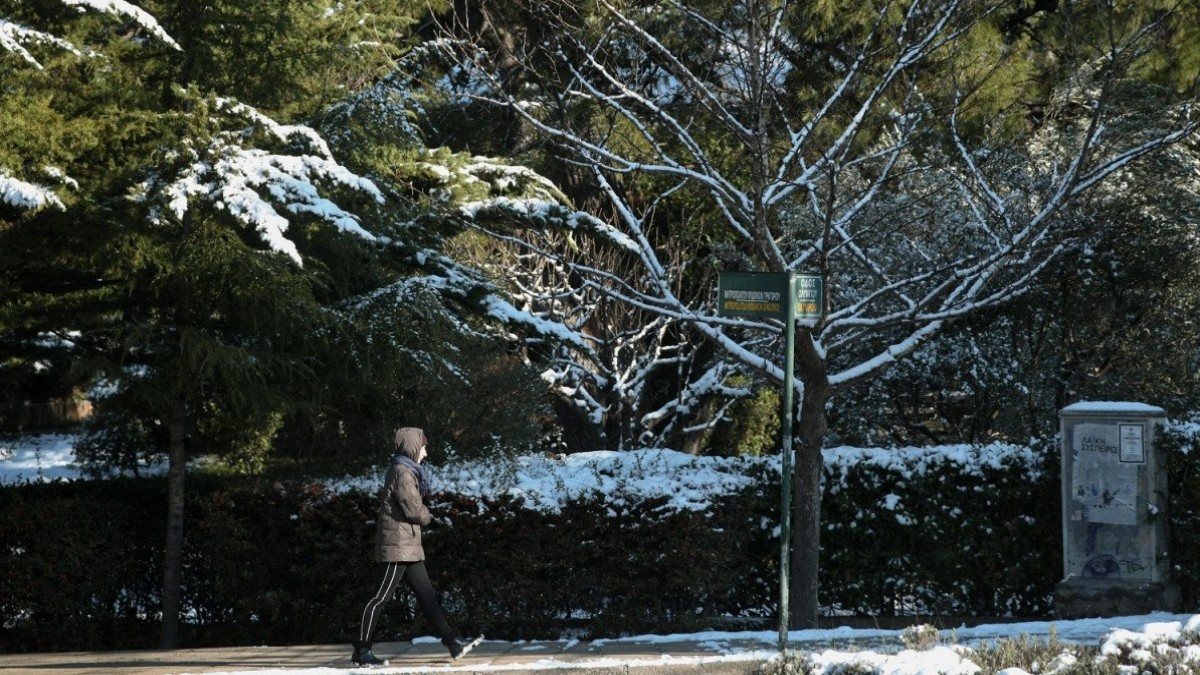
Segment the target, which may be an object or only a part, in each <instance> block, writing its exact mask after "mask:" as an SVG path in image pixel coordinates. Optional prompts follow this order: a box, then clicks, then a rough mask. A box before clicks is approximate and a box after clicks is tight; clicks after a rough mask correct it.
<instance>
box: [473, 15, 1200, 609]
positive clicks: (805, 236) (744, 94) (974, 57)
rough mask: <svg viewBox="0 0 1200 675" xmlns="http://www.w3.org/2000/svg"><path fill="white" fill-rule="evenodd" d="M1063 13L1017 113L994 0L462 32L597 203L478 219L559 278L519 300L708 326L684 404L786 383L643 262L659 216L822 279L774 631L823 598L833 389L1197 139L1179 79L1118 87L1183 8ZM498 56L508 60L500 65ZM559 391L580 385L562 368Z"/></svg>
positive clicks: (801, 340)
mask: <svg viewBox="0 0 1200 675" xmlns="http://www.w3.org/2000/svg"><path fill="white" fill-rule="evenodd" d="M1070 4H1071V7H1070V8H1068V9H1070V12H1071V14H1068V13H1067V9H1062V10H1061V11H1060V13H1059V14H1058V15H1055V16H1047V17H1046V19H1047V21H1050V20H1054V21H1059V22H1060V23H1058V24H1056V26H1059V27H1063V26H1067V25H1068V22H1067V20H1068V19H1074V18H1076V17H1080V16H1082V17H1085V18H1086V19H1087V22H1088V33H1087V36H1088V37H1090V38H1095V39H1094V40H1090V41H1089V40H1079V41H1076V42H1072V43H1071V45H1072V48H1073V49H1074V50H1075V53H1074V54H1073V55H1072V56H1073V58H1072V59H1071V60H1069V61H1065V60H1064V61H1059V62H1056V63H1055V64H1054V67H1053V68H1050V67H1047V68H1044V69H1042V70H1041V71H1039V73H1038V74H1039V75H1040V76H1041V77H1042V78H1043V80H1042V81H1044V82H1048V84H1047V85H1046V88H1045V89H1044V91H1046V92H1048V93H1047V94H1046V95H1045V96H1042V97H1040V98H1041V99H1044V102H1042V103H1039V105H1038V106H1036V107H1031V108H1026V107H1024V106H1021V105H1017V102H1018V101H1019V99H1020V97H1019V96H1016V95H1013V94H1012V91H1011V89H1009V90H1007V91H1005V87H1010V88H1011V86H1012V85H1013V83H1012V82H1011V81H1010V80H1012V79H1013V77H1014V74H1015V73H1018V72H1021V64H1023V63H1024V62H1025V60H1026V58H1028V57H1029V56H1030V54H1031V51H1030V49H1031V47H1030V45H1029V43H1028V42H1025V41H1023V40H1018V39H1010V40H1004V39H1000V38H999V36H1000V34H1001V32H1000V30H999V29H998V26H1000V25H1001V24H1003V22H1004V20H1005V19H1006V18H1010V17H1011V16H1012V13H1013V11H1014V9H1015V8H1017V6H1018V5H1021V3H1019V2H1014V1H1008V0H895V1H890V2H888V1H881V2H874V3H846V5H847V12H846V15H839V16H837V17H830V18H828V20H826V21H824V22H822V20H821V18H820V15H819V13H818V12H816V11H815V10H814V7H815V6H814V5H813V3H800V2H791V1H789V0H737V1H735V2H730V3H699V2H696V3H693V2H689V1H688V0H663V1H659V2H624V0H595V2H594V3H587V6H586V8H583V7H581V6H579V5H572V4H570V3H565V2H560V3H544V2H535V3H531V4H530V5H529V6H528V7H527V8H526V9H527V11H528V12H529V13H530V17H531V18H532V19H534V20H536V21H537V22H539V24H540V25H541V27H542V28H545V27H547V26H552V27H553V30H542V31H540V32H539V34H538V41H537V42H536V43H532V44H529V43H526V44H523V45H522V49H521V50H520V51H518V52H513V51H509V52H508V53H506V54H504V55H503V56H504V59H503V63H504V68H499V67H493V65H492V64H491V63H490V62H489V61H488V55H487V54H485V53H483V52H481V51H480V50H479V49H478V48H477V45H479V44H486V43H487V40H486V36H480V37H479V38H478V39H475V40H469V41H463V42H461V43H460V46H462V49H461V50H460V51H459V52H458V54H457V59H458V62H459V63H460V64H461V65H462V66H464V70H463V72H469V73H471V74H472V76H473V77H474V79H473V80H472V87H471V89H470V90H469V93H470V95H471V96H473V97H475V98H476V99H482V100H486V101H489V102H491V103H493V104H495V105H499V106H504V107H505V109H507V110H508V111H510V112H513V113H515V114H517V115H518V116H519V118H520V119H521V120H522V122H523V124H525V125H527V126H528V128H530V129H532V130H534V131H536V132H537V133H539V134H540V135H541V137H542V138H544V139H546V140H547V141H549V142H550V143H551V144H553V146H554V147H556V148H557V149H559V150H561V152H562V157H563V158H565V161H566V162H568V163H570V164H571V165H573V166H577V167H579V168H580V170H581V171H585V172H587V173H588V175H589V176H590V178H591V180H592V181H593V183H594V185H595V186H596V188H597V189H598V190H599V191H600V192H601V193H602V194H603V195H604V196H605V197H606V198H607V203H606V205H605V208H604V209H602V210H597V211H596V212H594V213H590V214H585V213H579V212H575V213H571V214H569V215H567V216H564V217H559V218H557V219H553V218H551V219H550V220H548V221H547V222H554V223H556V224H558V225H561V226H562V227H563V228H565V229H567V230H569V231H570V233H571V240H572V245H569V246H553V245H551V243H550V242H548V240H547V239H546V238H545V236H544V235H543V234H542V233H536V232H532V231H530V230H515V229H511V228H509V229H504V228H494V227H487V226H486V225H485V224H484V222H483V221H479V222H477V223H476V226H477V227H480V228H481V229H484V230H485V231H487V232H489V234H492V235H494V236H496V237H498V238H499V239H502V240H503V241H505V242H507V243H508V244H510V245H512V246H518V247H521V248H522V250H524V251H525V252H527V253H531V254H535V255H536V257H537V258H538V259H539V260H542V261H544V262H543V263H542V264H545V265H549V266H550V267H552V268H553V269H554V270H555V274H554V275H553V277H554V281H555V282H560V283H554V284H549V285H539V286H537V287H534V286H532V285H525V286H523V287H522V293H523V294H524V295H525V296H526V299H527V302H528V304H529V305H530V306H531V307H541V308H543V309H544V310H545V311H546V312H547V313H548V314H554V312H555V311H557V310H555V309H554V308H563V307H564V304H565V305H568V306H569V307H568V310H569V311H576V312H578V311H582V310H581V309H580V308H581V307H587V306H591V307H595V306H598V305H597V303H599V302H601V300H600V299H601V298H603V299H604V300H605V301H608V302H614V301H615V302H618V303H620V304H622V305H625V306H627V307H629V308H633V309H636V311H637V312H638V313H639V315H640V316H642V317H644V321H645V327H646V334H654V333H655V331H657V330H659V329H660V328H662V327H666V326H672V325H674V326H684V327H686V328H683V329H680V330H681V331H686V332H687V333H689V334H693V335H701V336H703V337H704V339H705V340H706V341H707V344H708V345H709V346H710V347H712V348H715V349H714V351H715V352H716V353H718V354H719V355H720V360H719V361H718V362H717V365H715V366H713V367H711V368H705V367H701V364H699V363H694V364H692V369H693V372H692V374H691V376H690V377H689V378H687V383H686V385H685V390H688V389H690V391H689V394H688V397H689V398H690V394H691V393H697V394H699V393H712V392H713V391H717V390H719V389H720V388H721V387H727V376H728V375H730V374H733V373H735V372H743V373H746V372H749V373H756V374H758V375H760V376H764V377H766V378H769V379H771V380H773V381H776V382H782V381H783V380H784V373H783V371H782V368H781V366H780V360H779V359H778V357H777V354H778V353H779V351H780V345H779V344H778V336H779V333H780V331H779V325H778V323H777V322H773V321H750V320H741V319H737V320H734V319H725V318H721V317H719V316H717V313H716V311H715V308H714V303H713V295H712V292H711V290H712V289H711V286H709V287H708V288H707V292H703V293H702V292H698V290H697V289H698V286H697V283H703V282H704V281H707V282H708V283H711V275H709V276H705V275H695V274H694V269H693V268H692V267H689V264H692V265H693V266H694V264H695V261H687V260H679V259H667V258H666V257H664V252H667V251H679V250H680V249H681V246H680V245H679V237H686V236H689V235H687V234H681V233H679V232H671V231H670V228H669V225H670V223H669V222H668V220H669V218H668V217H667V216H664V215H663V213H662V212H663V211H665V210H666V208H665V205H666V204H668V203H669V202H670V201H671V200H672V199H675V198H679V197H680V196H682V195H685V194H686V195H687V197H688V199H691V200H697V199H701V200H703V205H704V208H706V209H707V210H708V212H709V213H710V214H711V217H710V219H709V222H708V223H707V224H706V225H705V229H704V230H703V232H704V235H705V237H704V238H705V241H706V242H709V243H706V244H704V245H703V246H701V244H700V243H699V241H698V240H697V242H696V243H695V246H696V249H695V250H697V252H698V253H697V255H700V252H701V249H702V248H703V251H702V252H703V254H704V255H707V256H708V258H709V259H710V260H717V259H719V260H720V261H721V263H722V264H723V265H725V266H726V268H727V269H731V270H732V269H735V268H740V269H743V270H757V271H769V272H805V273H817V274H820V275H822V276H823V277H824V279H825V285H824V288H825V292H826V296H827V297H826V298H825V301H826V304H825V306H826V307H827V308H829V311H828V312H827V315H826V316H825V317H824V318H822V319H820V320H817V321H811V322H802V324H803V325H801V326H800V327H799V329H798V330H797V344H796V345H795V350H796V368H797V373H796V375H797V392H796V393H797V397H796V398H797V400H798V402H799V405H798V409H797V410H794V411H789V414H793V415H796V416H797V417H796V419H797V420H798V426H797V433H796V436H795V446H794V452H795V457H796V461H795V464H794V466H795V480H794V482H793V484H794V498H793V502H792V503H793V505H794V511H793V520H794V522H795V524H796V526H795V529H794V530H793V535H792V537H793V538H792V550H793V553H792V558H791V560H792V574H791V584H792V587H791V591H790V596H791V599H792V606H791V607H790V608H789V611H790V624H791V625H792V626H793V627H807V626H812V625H814V624H815V622H816V619H817V615H818V609H819V605H818V583H817V580H818V556H819V540H820V520H821V517H820V495H821V491H820V477H821V467H822V462H821V451H822V445H823V439H824V436H825V432H826V428H827V419H826V405H827V404H828V403H829V401H830V400H831V399H832V398H833V397H834V396H836V395H838V394H840V393H842V392H845V391H846V390H848V389H849V388H850V387H852V386H853V385H855V384H856V383H860V382H862V381H865V380H867V379H869V378H871V377H873V376H875V375H876V374H878V373H880V372H881V371H883V370H884V369H886V368H887V367H888V366H889V365H891V364H892V363H894V362H896V361H897V360H898V359H902V358H904V357H905V356H907V355H909V354H912V353H913V352H914V351H916V350H917V349H918V348H919V347H921V346H922V345H923V344H926V343H928V342H929V341H930V340H933V339H935V338H936V337H937V336H938V335H939V333H940V332H941V331H942V330H943V329H944V327H945V326H946V325H947V324H948V323H949V322H952V321H954V320H956V319H959V318H962V317H965V316H968V315H971V314H975V313H979V312H986V311H988V310H989V309H990V308H994V307H996V306H998V305H1000V304H1001V303H1005V302H1007V301H1009V300H1011V299H1012V298H1014V297H1016V296H1019V295H1021V294H1023V293H1025V292H1026V291H1027V290H1028V289H1030V288H1031V285H1032V284H1034V283H1035V281H1036V278H1037V276H1038V273H1039V272H1040V271H1041V270H1043V269H1044V268H1045V266H1046V265H1047V264H1048V263H1049V262H1050V261H1052V260H1053V259H1054V258H1055V257H1056V256H1057V255H1059V254H1060V253H1061V252H1062V251H1063V250H1064V246H1065V242H1067V241H1068V239H1069V238H1070V237H1071V236H1072V235H1073V234H1074V233H1073V232H1071V231H1070V230H1069V228H1067V227H1065V226H1063V225H1062V223H1064V222H1069V219H1062V218H1060V217H1059V215H1060V214H1061V213H1062V212H1064V211H1065V210H1067V209H1069V208H1070V206H1071V205H1072V203H1073V201H1074V200H1076V198H1077V197H1079V196H1080V195H1082V194H1084V193H1086V192H1088V191H1090V190H1093V189H1095V188H1096V187H1097V186H1099V185H1101V184H1102V183H1103V182H1104V181H1105V180H1106V179H1107V178H1109V177H1110V176H1112V175H1113V174H1114V173H1115V172H1117V171H1119V170H1121V169H1123V168H1125V167H1128V166H1129V165H1130V164H1131V163H1133V162H1135V161H1136V160H1138V159H1139V158H1141V157H1143V156H1146V155H1147V154H1149V153H1153V152H1155V151H1157V150H1159V149H1161V148H1164V147H1166V146H1169V145H1171V144H1173V143H1177V142H1179V141H1181V140H1184V139H1186V138H1188V137H1189V136H1191V135H1192V134H1194V133H1195V132H1196V129H1197V127H1198V126H1200V115H1198V114H1197V111H1196V110H1195V109H1194V104H1195V98H1194V93H1195V88H1194V87H1193V88H1192V89H1191V90H1189V91H1188V92H1187V93H1188V95H1187V96H1178V95H1176V93H1177V92H1174V91H1167V90H1166V89H1159V88H1155V87H1153V86H1151V85H1150V84H1149V83H1148V82H1145V81H1141V80H1137V79H1133V78H1131V75H1130V73H1131V68H1133V67H1135V66H1136V65H1137V63H1138V61H1139V59H1140V58H1142V57H1143V56H1144V55H1145V54H1146V53H1147V52H1148V51H1150V48H1151V46H1150V45H1148V44H1147V42H1148V41H1149V40H1150V39H1151V38H1152V37H1153V36H1155V35H1157V34H1161V33H1162V32H1163V31H1170V30H1172V29H1173V27H1174V26H1175V25H1176V24H1175V22H1176V18H1177V14H1176V13H1177V11H1179V10H1180V9H1181V8H1182V7H1183V5H1184V4H1185V3H1184V2H1178V3H1160V4H1161V7H1157V9H1156V11H1154V12H1147V13H1146V15H1145V17H1144V18H1145V21H1144V22H1142V23H1138V24H1136V25H1135V24H1131V23H1129V22H1128V16H1127V15H1122V14H1121V13H1119V12H1117V11H1116V10H1115V9H1114V7H1113V6H1112V3H1105V2H1095V3H1090V2H1076V3H1070ZM850 5H855V6H856V7H855V9H854V10H853V12H851V11H850V10H849V6H850ZM1122 17H1124V18H1122ZM1123 22H1124V23H1123ZM1096 26H1100V28H1096ZM460 36H461V33H460ZM551 36H553V37H551ZM507 44H509V45H513V44H520V43H519V42H518V41H514V40H512V39H509V40H507ZM1057 56H1062V55H1057ZM514 60H516V61H519V62H520V63H521V65H522V67H524V68H526V69H528V71H527V72H519V73H518V72H514V68H513V62H514ZM518 78H519V79H520V82H521V83H522V86H520V87H516V86H513V85H514V82H515V81H516V79H518ZM1132 87H1142V88H1143V89H1142V90H1141V91H1142V94H1139V95H1137V96H1133V95H1131V94H1130V89H1131V88H1132ZM1147 92H1154V96H1153V98H1154V99H1155V100H1154V102H1153V104H1147V103H1145V102H1144V99H1145V97H1146V96H1147ZM1022 93H1028V90H1027V89H1022ZM1139 96H1140V97H1142V99H1141V100H1143V102H1142V103H1138V100H1139V98H1138V97H1139ZM648 189H651V190H653V192H652V193H651V194H650V197H646V196H645V195H646V194H647V193H646V190H648ZM691 203H695V202H694V201H693V202H691ZM692 233H693V234H694V233H695V231H692ZM672 237H674V242H675V245H674V246H668V245H666V244H664V239H671V238H672ZM560 238H561V237H560ZM585 239H586V240H587V241H589V242H591V243H590V244H588V245H586V246H584V245H582V244H580V243H579V242H582V241H584V240H585ZM713 242H715V243H713ZM718 249H719V250H718ZM596 250H604V251H608V252H610V253H611V254H610V255H595V254H594V253H595V251H596ZM585 253H586V254H585ZM513 276H514V278H516V277H518V276H520V275H518V274H516V273H514V274H513ZM684 279H689V280H690V281H691V283H683V280H684ZM697 280H701V281H699V282H697ZM581 298H587V299H588V300H587V302H588V303H591V304H590V305H580V304H577V303H578V301H579V299H581ZM554 316H556V317H557V318H558V319H563V318H564V317H565V316H566V314H564V313H563V312H561V311H560V312H559V313H557V314H554ZM574 325H576V326H577V327H578V328H580V329H583V328H584V327H585V324H584V323H578V324H574ZM646 334H641V335H638V336H631V338H630V339H631V341H630V342H628V343H627V344H628V345H637V344H643V345H645V344H651V343H652V342H653V341H650V342H641V343H639V342H637V340H642V339H644V338H646ZM764 336H770V337H771V339H764ZM659 344H663V343H661V341H660V343H659ZM578 346H579V344H578V343H577V344H576V345H575V347H576V348H577V347H578ZM632 351H634V352H636V349H635V350H632ZM643 355H645V353H643ZM592 356H594V354H593V355H592ZM680 356H681V357H686V356H687V355H683V354H681V355H680ZM649 360H653V359H649ZM633 362H634V360H631V361H629V363H633ZM581 363H582V361H581ZM589 368H590V369H591V372H593V373H595V372H597V371H596V366H595V365H594V364H593V365H590V366H579V367H578V369H577V370H587V369H589ZM570 370H571V369H570V368H564V369H563V372H564V373H566V372H568V371H570ZM617 370H619V368H610V369H609V370H608V371H605V373H604V376H605V377H610V376H611V375H612V374H614V373H615V372H616V371H617ZM634 379H636V378H634ZM560 381H561V383H562V384H563V385H564V386H568V387H572V388H573V389H572V391H574V392H575V393H577V394H578V393H579V392H578V391H577V390H576V389H577V386H578V384H579V379H571V378H570V377H567V376H565V375H564V376H563V377H562V378H561V380H560ZM726 393H728V391H727V390H726ZM681 401H683V399H681ZM695 410H696V406H694V405H687V404H683V405H679V406H676V407H675V409H674V410H672V411H670V412H671V413H673V414H681V415H682V414H692V413H694V412H695ZM598 412H599V413H603V412H604V411H603V410H599V411H598ZM666 413H667V411H666V410H664V411H663V414H666ZM695 421H696V420H695V418H693V420H692V422H695Z"/></svg>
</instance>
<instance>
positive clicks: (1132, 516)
mask: <svg viewBox="0 0 1200 675" xmlns="http://www.w3.org/2000/svg"><path fill="white" fill-rule="evenodd" d="M1121 441H1122V439H1121V436H1120V430H1119V428H1118V426H1117V425H1116V424H1078V425H1076V426H1075V430H1074V433H1073V437H1072V448H1071V450H1072V452H1073V453H1074V455H1075V463H1074V464H1075V466H1074V472H1073V475H1072V476H1071V496H1072V499H1073V500H1074V501H1075V502H1076V503H1077V504H1078V505H1079V506H1080V507H1081V510H1082V520H1085V521H1088V522H1092V523H1108V524H1110V525H1137V467H1138V465H1137V464H1131V463H1124V462H1122V461H1121V452H1122V445H1121Z"/></svg>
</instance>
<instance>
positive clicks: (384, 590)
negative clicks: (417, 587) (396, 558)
mask: <svg viewBox="0 0 1200 675" xmlns="http://www.w3.org/2000/svg"><path fill="white" fill-rule="evenodd" d="M399 569H400V566H399V565H397V564H396V563H388V568H387V571H385V572H384V573H383V579H382V580H381V581H380V584H379V590H377V591H375V597H373V598H371V599H370V600H368V601H367V606H366V607H364V608H363V616H362V632H361V633H360V634H359V636H358V639H359V640H360V641H361V642H366V641H367V640H369V639H370V637H371V633H372V632H373V631H374V629H375V626H374V623H375V618H376V616H377V612H376V611H375V609H376V608H377V607H379V606H380V605H382V604H383V602H384V601H385V600H387V596H388V590H389V589H391V588H393V585H394V584H395V581H396V572H397V571H398V570H399Z"/></svg>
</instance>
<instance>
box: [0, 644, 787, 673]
mask: <svg viewBox="0 0 1200 675" xmlns="http://www.w3.org/2000/svg"><path fill="white" fill-rule="evenodd" d="M374 651H375V654H376V655H377V656H379V657H380V658H384V659H388V661H389V663H388V665H387V666H386V667H377V668H358V667H354V666H353V665H352V664H351V663H350V646H349V645H342V644H338V645H317V646H295V647H226V648H214V649H181V650H176V651H126V652H60V653H49V654H15V655H0V672H3V673H4V674H5V675H10V674H11V675H18V674H21V675H26V674H39V673H40V674H42V675H100V674H104V675H184V674H195V675H200V674H203V673H210V674H212V673H253V674H254V675H266V674H267V673H272V672H274V673H291V674H292V675H296V674H297V671H299V672H300V673H305V674H307V673H323V672H327V671H328V672H333V671H334V670H335V669H336V672H338V673H371V674H372V675H386V674H393V673H439V672H449V673H476V672H493V671H501V672H503V673H505V675H520V674H522V673H539V674H540V675H546V674H547V673H550V675H630V674H631V673H632V675H696V674H699V675H752V674H753V673H755V671H757V670H758V669H759V667H760V666H761V665H762V664H763V663H764V662H765V661H767V660H768V659H770V658H771V657H772V656H773V655H774V654H775V653H776V650H775V645H773V644H769V643H765V642H762V641H759V640H753V639H746V640H735V641H730V640H715V641H687V642H659V641H649V640H647V641H645V642H640V641H630V640H628V639H626V640H613V641H608V640H597V641H595V642H578V641H570V642H568V641H545V642H515V643H514V642H503V641H493V640H485V641H484V642H483V643H482V644H481V645H479V646H478V647H476V648H475V649H474V650H473V651H472V652H471V653H470V654H468V655H467V656H465V657H463V658H462V659H460V660H458V661H452V660H451V659H450V657H449V656H448V655H447V654H446V649H445V647H442V645H441V644H439V643H437V642H435V641H432V640H429V641H425V640H418V641H416V642H415V643H410V642H384V643H378V644H376V645H375V650H374Z"/></svg>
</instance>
